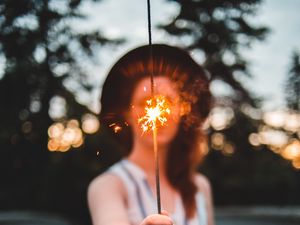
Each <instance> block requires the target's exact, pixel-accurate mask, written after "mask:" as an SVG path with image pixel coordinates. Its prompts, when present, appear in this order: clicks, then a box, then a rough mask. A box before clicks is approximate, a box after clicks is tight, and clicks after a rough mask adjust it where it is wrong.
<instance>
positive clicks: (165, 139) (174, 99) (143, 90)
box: [127, 76, 180, 146]
mask: <svg viewBox="0 0 300 225" xmlns="http://www.w3.org/2000/svg"><path fill="white" fill-rule="evenodd" d="M154 85H155V86H154V94H155V96H157V95H162V96H164V97H165V100H166V104H167V105H168V108H169V109H170V112H169V114H168V113H166V122H165V124H164V125H162V126H160V125H158V129H157V130H158V131H157V142H158V145H161V146H166V145H168V144H169V143H170V142H171V141H172V139H173V138H174V136H175V135H176V133H177V129H178V124H179V122H180V106H179V103H180V101H179V100H180V99H179V93H178V90H177V88H176V86H175V84H174V83H173V82H172V81H171V80H170V79H169V78H168V77H163V76H158V77H155V78H154ZM150 98H151V82H150V77H146V78H144V79H142V80H141V81H139V83H138V84H137V86H136V87H135V90H134V92H133V95H132V99H131V107H130V110H129V113H128V115H127V119H128V122H129V123H130V125H131V127H132V130H133V137H134V139H135V140H134V141H141V142H143V144H146V145H152V142H153V141H152V138H153V137H152V130H151V129H150V130H148V131H143V129H142V127H141V125H142V122H143V121H141V122H139V119H140V118H141V117H143V116H145V107H146V106H147V103H146V102H147V100H149V99H150Z"/></svg>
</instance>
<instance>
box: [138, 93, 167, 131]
mask: <svg viewBox="0 0 300 225" xmlns="http://www.w3.org/2000/svg"><path fill="white" fill-rule="evenodd" d="M170 113H171V110H170V106H169V102H168V101H167V99H166V98H165V97H164V96H163V95H157V96H155V97H154V98H151V99H149V100H147V101H146V107H145V116H143V117H141V118H139V120H138V122H139V123H140V124H141V128H142V129H143V131H144V132H145V131H148V130H154V129H156V128H157V127H158V126H163V125H164V124H165V123H166V122H167V116H168V115H169V114H170Z"/></svg>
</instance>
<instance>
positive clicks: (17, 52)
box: [0, 0, 117, 139]
mask: <svg viewBox="0 0 300 225" xmlns="http://www.w3.org/2000/svg"><path fill="white" fill-rule="evenodd" d="M82 2H83V1H81V0H72V1H61V0H41V1H35V0H22V1H18V0H6V1H1V3H0V14H1V17H0V43H1V44H0V54H1V56H2V58H3V59H4V61H5V68H4V74H3V77H2V79H1V80H0V104H1V105H0V107H1V114H0V118H1V125H2V126H1V130H0V137H2V138H8V137H11V136H12V135H14V134H19V133H20V131H21V130H22V128H21V127H22V126H23V125H24V123H25V122H27V124H28V129H27V132H25V133H26V137H28V138H29V139H35V138H38V137H39V136H41V133H46V132H47V127H48V126H49V124H50V123H51V122H52V120H51V118H50V117H49V107H50V101H51V99H52V98H53V97H55V96H60V97H62V98H64V99H65V100H66V116H67V117H74V118H79V117H80V116H81V115H82V114H83V113H84V112H89V111H90V110H89V109H88V108H87V107H86V106H84V105H82V104H80V103H78V101H77V99H76V97H75V95H74V93H72V92H71V91H70V90H68V89H67V88H66V86H65V85H64V84H65V82H66V81H68V80H73V82H76V83H77V86H78V88H80V89H82V90H85V91H89V90H91V88H92V86H91V84H90V83H88V79H87V75H88V74H87V71H86V70H85V69H84V67H83V66H82V64H83V63H84V62H86V61H87V60H90V61H92V60H91V59H92V57H93V56H94V51H95V49H97V48H96V47H97V46H102V45H106V44H109V43H116V42H117V41H116V40H110V39H109V38H106V37H104V36H103V35H101V33H100V32H99V31H92V32H79V31H77V30H75V29H74V26H73V27H72V26H71V22H73V23H74V21H75V22H76V20H84V19H85V15H82V14H81V13H80V11H79V8H80V6H81V4H82ZM23 128H24V127H23ZM23 131H24V129H23ZM20 135H22V136H24V132H21V133H20Z"/></svg>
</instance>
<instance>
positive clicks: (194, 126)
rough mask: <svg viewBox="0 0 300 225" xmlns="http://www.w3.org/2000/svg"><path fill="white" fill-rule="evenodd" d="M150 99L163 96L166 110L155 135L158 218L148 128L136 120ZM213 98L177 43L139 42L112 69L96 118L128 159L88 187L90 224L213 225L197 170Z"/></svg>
mask: <svg viewBox="0 0 300 225" xmlns="http://www.w3.org/2000/svg"><path fill="white" fill-rule="evenodd" d="M151 74H152V75H153V77H154V79H153V84H154V88H153V86H151V84H152V83H151V79H150V76H151ZM152 88H153V90H154V95H153V92H152ZM153 96H160V97H161V96H163V97H164V101H165V103H166V104H167V107H168V108H169V109H170V114H168V113H167V121H166V124H164V125H163V126H159V127H158V136H157V144H158V155H159V164H160V187H161V202H162V208H163V211H162V214H160V215H159V214H156V212H157V209H156V200H155V199H156V197H155V173H154V171H155V168H154V167H155V163H154V157H153V138H152V132H148V131H143V130H142V129H141V124H140V123H141V122H143V121H142V119H140V118H141V117H142V116H143V115H144V111H145V106H146V100H148V99H149V98H151V97H153ZM160 97H159V98H160ZM210 103H211V94H210V92H209V89H208V78H207V76H206V74H205V72H204V70H203V69H202V68H201V67H200V66H199V65H198V64H197V63H196V62H195V61H194V60H193V59H192V58H191V57H190V56H189V54H188V53H187V52H185V51H183V50H181V49H179V48H176V47H171V46H167V45H158V44H157V45H153V46H152V47H151V48H150V47H149V46H142V47H139V48H136V49H134V50H132V51H130V52H129V53H127V54H126V55H124V56H123V57H122V58H121V59H120V60H119V61H118V62H117V63H116V64H115V65H114V66H113V68H112V69H111V71H110V72H109V74H108V76H107V79H106V81H105V83H104V86H103V91H102V97H101V106H102V108H101V114H100V120H101V122H102V126H107V127H110V128H111V129H112V133H113V134H114V135H115V136H116V137H117V139H118V140H119V141H120V142H121V144H122V146H124V150H125V151H126V156H125V157H124V159H123V160H121V161H120V162H118V163H116V164H115V165H113V166H112V167H111V168H110V169H109V170H108V171H107V172H105V173H104V174H102V175H100V176H98V177H96V178H95V179H94V180H93V181H92V182H91V184H90V186H89V189H88V204H89V208H90V212H91V217H92V221H93V224H94V225H138V224H139V225H148V224H157V225H164V224H166V225H167V224H180V225H194V224H195V225H196V224H197V225H213V224H214V221H213V206H212V197H211V190H210V184H209V181H208V180H207V178H206V177H205V176H204V175H202V174H200V173H197V172H196V168H197V166H198V165H199V162H200V161H201V159H202V156H203V150H204V148H205V143H206V142H205V140H206V138H205V135H204V134H203V131H202V129H201V127H202V124H203V122H204V121H205V119H206V117H207V115H208V113H209V109H210ZM120 129H122V130H120ZM118 130H120V132H117V131H118Z"/></svg>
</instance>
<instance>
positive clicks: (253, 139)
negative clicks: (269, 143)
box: [248, 133, 260, 146]
mask: <svg viewBox="0 0 300 225" xmlns="http://www.w3.org/2000/svg"><path fill="white" fill-rule="evenodd" d="M248 140H249V143H250V144H251V145H253V146H259V145H260V141H259V134H256V133H252V134H250V135H249V138H248Z"/></svg>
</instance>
